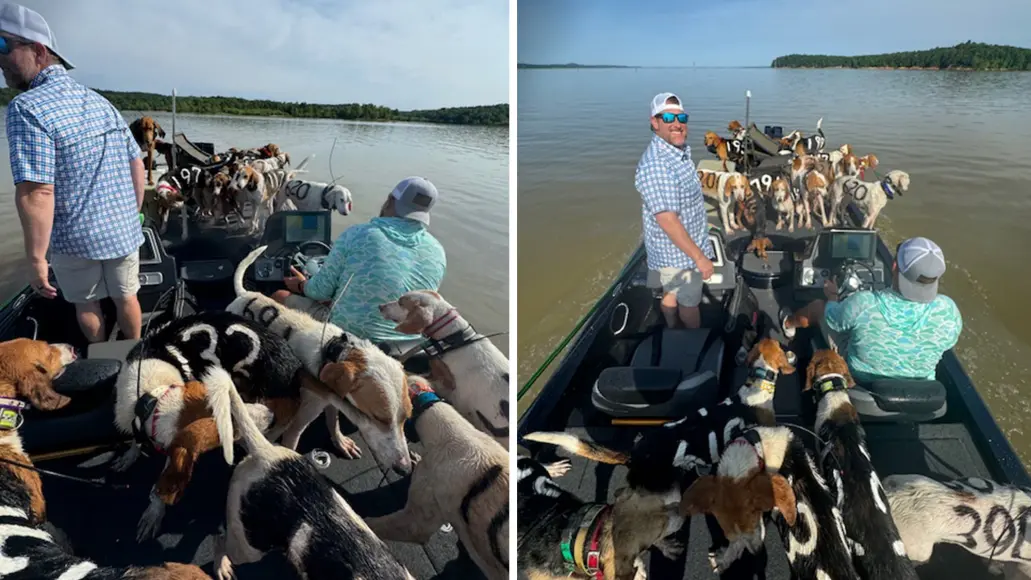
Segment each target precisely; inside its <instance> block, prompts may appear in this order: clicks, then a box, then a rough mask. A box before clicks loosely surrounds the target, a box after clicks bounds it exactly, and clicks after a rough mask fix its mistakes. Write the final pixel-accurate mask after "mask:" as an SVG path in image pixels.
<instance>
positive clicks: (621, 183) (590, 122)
mask: <svg viewBox="0 0 1031 580" xmlns="http://www.w3.org/2000/svg"><path fill="white" fill-rule="evenodd" d="M518 90H519V99H518V116H519V117H518V123H519V138H518V140H519V144H518V147H519V157H518V159H519V167H518V175H519V192H518V198H517V199H518V202H517V203H518V228H519V231H518V241H519V249H518V260H519V263H518V281H519V294H518V295H519V305H518V317H519V344H518V349H519V369H518V375H519V383H520V384H522V383H524V382H525V381H526V380H527V378H529V376H530V374H531V373H532V372H533V370H534V369H536V368H537V367H538V366H539V365H540V364H541V363H542V362H543V360H544V358H545V357H546V356H547V355H548V353H550V352H551V351H552V349H553V348H555V346H556V345H557V344H558V343H559V342H560V341H561V339H562V338H563V337H564V336H565V335H566V334H567V333H568V332H569V331H570V330H571V329H572V327H573V325H574V324H575V323H576V321H577V320H578V319H579V318H580V317H581V316H582V315H583V314H584V313H585V312H586V311H587V310H588V309H589V308H590V307H591V305H593V304H594V302H595V301H596V299H597V297H598V296H599V294H600V293H601V292H603V291H604V290H605V289H606V288H607V287H608V285H609V284H610V283H611V281H612V278H613V276H614V275H615V274H616V273H617V272H618V271H619V269H620V268H621V267H622V266H623V264H624V261H625V260H626V258H627V257H628V256H629V254H630V253H631V252H632V251H633V250H634V249H635V248H636V246H637V244H638V241H639V239H640V233H641V217H640V196H639V194H638V193H637V191H636V190H635V189H634V169H635V167H636V166H637V162H638V159H639V158H640V156H641V153H642V152H643V151H644V148H645V147H646V146H647V145H648V141H649V139H650V137H651V135H650V132H649V128H648V114H649V105H650V103H651V99H652V97H653V96H654V95H655V94H656V93H659V92H662V91H673V92H675V93H677V94H678V95H680V97H681V98H682V99H683V100H684V103H685V106H686V108H687V110H688V112H689V113H690V123H689V134H688V144H689V145H691V148H692V152H693V157H694V160H695V161H696V162H697V161H698V160H700V159H710V158H713V155H711V154H710V153H708V152H707V151H705V149H704V147H703V145H702V138H703V135H704V133H705V132H706V131H717V132H718V133H720V134H721V135H725V134H726V127H727V123H728V122H729V121H730V120H732V119H737V120H739V121H741V122H742V123H744V121H745V91H746V90H751V91H752V103H751V119H752V120H753V121H755V122H756V124H757V125H758V126H759V127H760V128H762V127H763V125H781V126H783V127H784V130H785V133H787V132H788V131H790V130H793V129H796V128H798V129H801V130H802V131H803V132H804V133H805V134H806V135H809V134H811V133H813V132H814V131H815V129H816V121H817V119H818V118H820V117H823V130H824V133H825V135H826V136H827V139H828V149H830V148H832V147H834V148H836V147H838V146H839V145H841V144H843V143H851V144H852V145H853V147H854V148H855V150H856V151H857V152H858V153H859V154H860V155H864V154H866V153H874V154H876V155H877V156H878V158H879V159H880V167H879V168H878V170H879V171H880V172H881V173H882V174H883V173H884V172H886V171H888V170H891V169H901V170H904V171H907V172H908V173H909V175H910V177H911V179H912V184H911V187H910V192H908V193H907V194H906V195H905V196H904V197H902V198H896V199H895V200H893V201H890V202H889V203H888V206H887V207H886V208H885V209H884V211H883V212H882V213H881V216H880V218H879V219H878V222H877V226H878V228H880V229H881V231H882V235H883V236H884V237H885V238H886V241H887V242H888V244H889V247H894V245H895V244H896V243H898V242H899V241H901V240H902V239H904V238H906V237H910V236H914V235H922V236H926V237H929V238H931V239H933V240H935V241H936V242H937V243H938V244H939V245H941V247H942V249H943V250H944V252H945V256H946V260H947V262H948V271H947V272H946V274H945V277H944V278H943V279H942V283H941V288H942V292H944V293H945V294H947V295H948V296H950V297H952V298H953V299H954V300H955V301H956V303H957V304H958V305H959V308H960V310H961V312H962V314H963V322H964V329H963V333H962V336H961V338H960V341H959V345H958V346H957V349H956V350H957V354H958V355H959V357H960V359H961V360H962V361H963V364H964V365H965V367H966V369H967V371H968V372H969V373H970V375H971V377H972V378H973V379H974V382H975V383H976V385H977V388H978V390H979V392H980V393H981V395H982V396H983V397H984V398H985V399H986V401H987V402H988V405H989V406H990V408H991V410H992V412H993V414H994V415H995V417H996V420H997V421H998V422H999V423H1000V425H1001V426H1002V428H1003V431H1004V432H1005V433H1006V434H1007V436H1008V437H1009V439H1010V441H1011V442H1012V443H1013V444H1014V446H1016V448H1017V450H1018V452H1019V453H1020V454H1021V456H1022V457H1023V458H1024V460H1025V462H1027V461H1028V460H1031V301H1029V300H1028V296H1029V295H1031V292H1029V289H1031V287H1029V284H1031V273H1029V272H1028V270H1027V262H1028V261H1027V258H1026V256H1024V250H1025V249H1026V248H1028V247H1031V187H1029V179H1031V155H1029V153H1031V99H1029V98H1028V95H1029V94H1031V74H1028V73H977V72H931V71H928V72H923V71H875V70H783V69H781V70H776V69H768V68H755V69H690V68H689V69H638V70H633V69H629V70H625V69H624V70H620V69H608V70H584V69H581V70H520V71H519V79H518ZM521 408H522V406H521Z"/></svg>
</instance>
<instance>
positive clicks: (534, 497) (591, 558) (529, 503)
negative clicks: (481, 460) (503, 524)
mask: <svg viewBox="0 0 1031 580" xmlns="http://www.w3.org/2000/svg"><path fill="white" fill-rule="evenodd" d="M516 465H517V467H518V474H519V480H518V483H517V488H516V502H517V509H518V515H519V517H518V521H519V531H518V535H517V539H516V546H517V550H516V553H517V558H518V566H517V568H518V569H519V571H520V572H523V573H525V574H527V575H528V576H529V577H530V578H533V579H535V580H558V579H561V578H567V577H570V576H573V577H574V578H596V577H598V576H597V572H600V573H601V574H602V576H601V577H604V578H606V579H619V580H623V579H629V578H642V577H643V574H642V571H643V568H644V567H645V565H644V561H643V560H641V558H640V557H639V555H640V554H641V553H642V552H643V551H644V550H646V549H648V548H649V547H650V546H657V547H658V548H659V549H660V550H661V551H662V552H663V553H664V554H666V555H667V556H668V557H670V558H675V557H676V556H677V555H678V553H679V552H680V550H681V549H682V547H681V546H679V545H678V544H677V543H676V542H675V541H674V540H673V539H672V538H669V537H668V536H669V535H670V534H672V533H673V532H675V531H676V530H677V529H679V528H680V526H681V525H682V523H683V518H681V517H680V514H679V513H678V508H677V506H676V504H675V503H674V504H668V503H665V502H663V501H661V498H660V497H658V496H654V495H652V496H641V495H638V494H635V493H634V492H632V491H630V490H626V489H622V490H619V491H618V492H616V501H615V502H614V503H612V504H604V503H587V502H584V501H582V500H580V499H579V498H578V497H576V496H575V495H573V494H572V493H569V492H568V491H566V490H564V489H562V488H561V487H559V486H558V484H557V483H555V481H554V479H553V478H555V477H558V476H559V475H561V474H563V473H565V471H566V470H567V469H568V465H560V464H559V463H554V464H550V465H542V464H541V463H540V462H538V461H537V460H535V459H531V458H529V457H520V458H519V459H518V461H517V463H516ZM584 525H586V526H587V529H586V530H585V531H584V536H585V541H584V542H583V544H584V547H583V549H582V550H580V551H579V552H578V553H576V554H575V555H574V554H573V548H574V546H575V545H576V544H575V542H571V545H570V551H569V553H568V555H565V554H564V553H563V550H562V542H563V541H564V536H566V535H567V533H568V531H569V530H571V529H576V530H579V529H580V528H581V526H584ZM588 537H589V538H591V540H586V538H588ZM574 540H575V536H574ZM570 560H573V561H572V562H571V561H570ZM570 565H572V566H573V567H574V568H576V571H575V572H574V573H573V574H570V568H569V566H570ZM635 568H637V569H638V573H637V574H635V572H634V569H635Z"/></svg>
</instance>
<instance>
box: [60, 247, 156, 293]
mask: <svg viewBox="0 0 1031 580" xmlns="http://www.w3.org/2000/svg"><path fill="white" fill-rule="evenodd" d="M50 267H51V268H53V269H54V277H55V278H57V285H58V287H60V288H61V293H62V294H64V299H65V300H67V301H68V302H71V303H72V304H83V303H86V302H96V301H98V300H101V299H104V298H109V297H110V298H125V297H128V296H135V295H136V293H137V292H139V291H140V252H139V250H137V251H135V252H133V253H131V254H129V255H128V256H125V257H124V258H113V259H111V260H88V259H86V258H79V257H77V256H66V255H62V254H53V255H51V256H50Z"/></svg>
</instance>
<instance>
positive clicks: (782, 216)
mask: <svg viewBox="0 0 1031 580" xmlns="http://www.w3.org/2000/svg"><path fill="white" fill-rule="evenodd" d="M770 199H771V200H772V201H773V211H775V212H776V214H777V225H776V229H778V230H782V229H784V224H785V222H786V223H787V226H788V231H789V232H793V231H795V214H796V211H795V200H794V196H792V195H791V184H789V183H788V180H786V179H784V178H783V177H778V178H776V179H774V180H773V184H772V185H771V186H770Z"/></svg>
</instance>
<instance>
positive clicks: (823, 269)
mask: <svg viewBox="0 0 1031 580" xmlns="http://www.w3.org/2000/svg"><path fill="white" fill-rule="evenodd" d="M794 262H795V263H796V267H795V280H794V287H795V290H796V291H800V292H805V291H811V290H815V291H822V290H823V285H824V283H825V282H827V281H828V280H830V281H833V282H835V283H836V284H837V286H838V289H839V291H841V293H842V295H845V294H848V293H852V292H856V291H859V290H879V289H882V288H884V287H885V285H886V284H887V283H888V282H889V281H890V280H889V278H888V276H889V274H888V268H887V267H886V266H887V265H886V264H885V263H884V262H883V260H881V259H880V258H879V257H878V256H877V231H876V230H864V229H847V228H834V229H826V230H823V231H821V232H820V233H819V234H817V235H816V237H815V238H813V239H812V240H810V241H809V242H808V243H807V244H806V247H805V250H803V251H802V252H799V253H796V254H795V256H794Z"/></svg>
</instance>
